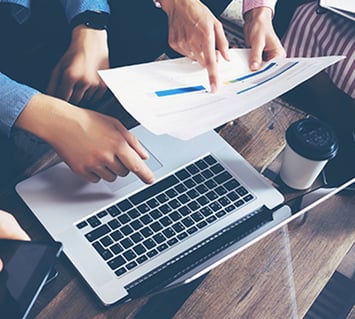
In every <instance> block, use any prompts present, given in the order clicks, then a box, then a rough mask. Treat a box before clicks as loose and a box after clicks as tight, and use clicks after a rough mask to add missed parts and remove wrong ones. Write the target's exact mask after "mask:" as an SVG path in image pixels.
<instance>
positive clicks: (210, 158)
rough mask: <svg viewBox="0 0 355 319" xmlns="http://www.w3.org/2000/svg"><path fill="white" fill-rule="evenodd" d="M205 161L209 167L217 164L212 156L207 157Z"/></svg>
mask: <svg viewBox="0 0 355 319" xmlns="http://www.w3.org/2000/svg"><path fill="white" fill-rule="evenodd" d="M203 160H204V161H206V163H207V164H208V165H213V164H215V163H217V161H216V159H215V158H214V157H213V156H212V155H207V156H206V157H204V158H203Z"/></svg>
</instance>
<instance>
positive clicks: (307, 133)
mask: <svg viewBox="0 0 355 319" xmlns="http://www.w3.org/2000/svg"><path fill="white" fill-rule="evenodd" d="M286 141H287V144H286V147H285V150H284V152H283V160H282V166H281V169H280V178H281V180H282V181H283V182H284V183H285V184H286V185H287V186H289V187H291V188H294V189H297V190H303V189H307V188H309V187H311V186H312V184H313V182H314V181H315V180H316V178H317V177H318V175H319V173H320V172H321V171H322V169H323V167H324V166H325V164H326V163H327V162H328V161H329V160H330V159H332V158H334V157H335V155H336V153H337V151H338V142H337V138H336V136H335V133H334V131H333V130H332V129H331V128H330V127H329V126H328V125H327V124H325V123H324V122H322V121H320V120H318V119H314V118H306V119H302V120H299V121H297V122H295V123H293V124H291V125H290V127H289V128H288V129H287V131H286Z"/></svg>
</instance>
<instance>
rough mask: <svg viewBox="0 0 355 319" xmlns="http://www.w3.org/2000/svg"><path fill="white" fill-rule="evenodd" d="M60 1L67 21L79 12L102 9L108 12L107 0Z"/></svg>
mask: <svg viewBox="0 0 355 319" xmlns="http://www.w3.org/2000/svg"><path fill="white" fill-rule="evenodd" d="M116 1H118V0H116ZM60 3H61V4H62V6H63V8H64V11H65V15H66V17H67V20H68V22H70V21H71V20H72V19H73V18H74V17H75V16H77V15H78V14H79V13H82V12H85V11H102V12H107V13H110V7H109V4H108V1H107V0H100V1H98V0H60Z"/></svg>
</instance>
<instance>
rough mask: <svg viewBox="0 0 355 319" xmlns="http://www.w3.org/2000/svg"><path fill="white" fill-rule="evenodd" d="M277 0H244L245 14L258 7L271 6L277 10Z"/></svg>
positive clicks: (273, 10) (273, 9)
mask: <svg viewBox="0 0 355 319" xmlns="http://www.w3.org/2000/svg"><path fill="white" fill-rule="evenodd" d="M276 2H277V0H243V14H244V13H246V12H247V11H249V10H251V9H254V8H258V7H269V8H270V9H271V10H272V12H275V5H276Z"/></svg>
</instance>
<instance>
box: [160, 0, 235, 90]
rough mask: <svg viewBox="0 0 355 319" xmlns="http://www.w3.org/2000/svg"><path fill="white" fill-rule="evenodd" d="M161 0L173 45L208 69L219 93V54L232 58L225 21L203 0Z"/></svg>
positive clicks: (170, 41) (212, 86) (212, 83)
mask: <svg viewBox="0 0 355 319" xmlns="http://www.w3.org/2000/svg"><path fill="white" fill-rule="evenodd" d="M159 2H160V4H161V6H162V9H163V10H164V11H165V12H166V14H167V15H168V20H169V45H170V46H171V47H172V48H173V49H174V50H175V51H177V52H179V53H181V54H183V55H184V56H187V57H189V58H191V59H192V60H196V61H198V62H199V63H200V64H201V65H202V66H203V67H205V68H206V69H207V72H208V77H209V82H210V86H211V92H215V91H216V90H217V88H218V84H219V78H218V69H217V61H218V58H219V53H220V54H221V55H222V57H223V58H224V59H225V60H229V56H228V41H227V39H226V36H225V34H224V31H223V26H222V23H221V22H220V21H219V20H218V19H217V18H216V17H215V16H214V15H213V14H212V12H211V11H210V10H209V9H208V8H207V7H206V6H205V5H204V4H202V3H201V1H199V0H161V1H159ZM216 49H217V50H218V51H216ZM218 52H219V53H218Z"/></svg>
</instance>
